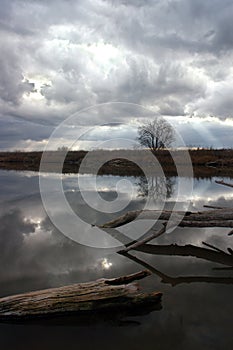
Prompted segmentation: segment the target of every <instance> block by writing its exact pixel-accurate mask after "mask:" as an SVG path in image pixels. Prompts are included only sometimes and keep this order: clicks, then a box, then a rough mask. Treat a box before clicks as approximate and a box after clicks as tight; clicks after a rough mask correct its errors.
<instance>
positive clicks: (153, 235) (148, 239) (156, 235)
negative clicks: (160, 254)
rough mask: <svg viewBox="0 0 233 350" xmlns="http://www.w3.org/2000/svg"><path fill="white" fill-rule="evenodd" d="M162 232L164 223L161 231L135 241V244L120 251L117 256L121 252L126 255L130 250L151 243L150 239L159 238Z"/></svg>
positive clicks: (164, 226)
mask: <svg viewBox="0 0 233 350" xmlns="http://www.w3.org/2000/svg"><path fill="white" fill-rule="evenodd" d="M164 232H166V223H164V224H163V227H162V228H161V230H159V231H156V232H154V233H152V234H151V235H150V236H149V237H146V238H144V239H142V240H141V241H137V242H135V243H133V244H131V245H129V246H128V247H127V248H125V249H123V250H120V251H119V252H118V253H119V254H122V252H124V253H127V252H129V251H130V250H132V249H136V248H138V247H140V246H142V245H144V244H146V243H148V242H150V241H152V239H154V238H157V237H159V236H161V235H162V234H163V233H164Z"/></svg>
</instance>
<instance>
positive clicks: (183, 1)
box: [0, 0, 233, 150]
mask: <svg viewBox="0 0 233 350" xmlns="http://www.w3.org/2000/svg"><path fill="white" fill-rule="evenodd" d="M0 5H1V11H0V45H1V54H0V120H1V128H0V149H2V150H6V149H10V150H14V149H27V150H31V149H42V148H43V147H44V146H45V145H46V142H47V140H48V138H49V136H50V134H51V133H52V131H53V130H54V128H55V127H56V126H58V125H59V124H60V123H61V122H62V121H64V120H66V118H67V117H69V116H70V115H72V114H74V113H77V112H79V111H81V110H83V109H84V108H89V107H91V106H95V105H97V104H103V103H107V102H125V103H130V104H132V105H128V106H134V105H133V104H137V105H142V106H143V107H145V108H147V109H149V110H150V111H151V112H153V113H154V115H156V116H158V115H162V116H165V117H167V118H168V120H173V123H174V124H175V125H176V128H178V131H179V132H181V134H182V137H184V141H185V143H186V144H187V145H196V146H203V145H207V146H214V147H231V146H232V141H231V139H232V136H231V135H232V131H233V121H232V108H233V99H232V95H233V85H232V83H233V68H232V61H233V50H232V49H233V21H232V16H233V2H232V1H231V0H221V1H220V0H205V1H201V0H194V1H193V0H79V1H77V0H56V1H55V0H50V1H44V0H33V1H29V0H24V1H23V0H10V1H9V0H0ZM110 107H111V104H110V105H109V108H108V109H107V110H106V111H105V112H106V113H103V114H102V113H100V110H99V109H98V108H97V109H95V107H93V108H92V109H91V112H90V111H89V112H86V113H81V114H80V115H79V117H78V118H76V125H75V126H79V125H82V126H83V125H88V126H90V125H93V126H95V127H96V128H97V129H96V130H97V134H98V135H100V136H99V137H100V138H101V137H102V135H101V132H100V130H102V129H99V125H101V124H106V123H108V124H109V123H111V122H118V123H124V125H129V126H128V127H125V129H124V137H125V134H127V135H128V137H133V136H132V135H135V129H136V126H137V125H138V120H140V119H141V118H143V113H142V115H139V114H140V113H135V115H134V112H135V108H133V107H132V110H131V111H130V112H128V113H127V112H126V111H125V110H124V111H122V109H121V108H118V107H119V106H116V104H113V105H112V108H110ZM116 110H117V118H116ZM107 112H108V113H107ZM138 112H140V108H138ZM114 130H116V128H114ZM105 131H106V130H105ZM108 133H109V130H108ZM118 134H119V130H118ZM103 138H104V139H105V138H106V136H104V137H103ZM64 143H65V142H64Z"/></svg>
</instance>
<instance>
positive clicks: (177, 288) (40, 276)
mask: <svg viewBox="0 0 233 350" xmlns="http://www.w3.org/2000/svg"><path fill="white" fill-rule="evenodd" d="M46 176H48V178H49V181H51V184H52V183H53V180H54V176H56V175H54V174H53V175H49V174H46ZM77 176H78V175H77V174H76V175H63V187H64V191H65V195H66V198H67V201H68V202H69V204H70V205H71V207H72V208H73V210H74V211H75V212H77V213H79V215H80V217H81V218H82V220H83V223H82V224H80V226H79V227H77V228H76V232H78V236H77V237H78V239H79V237H82V235H84V236H86V237H87V239H89V238H90V239H91V242H92V243H93V245H95V246H99V247H104V246H105V245H106V246H108V243H109V241H107V240H108V239H113V238H109V237H108V238H106V237H107V235H106V236H104V234H103V237H98V236H97V235H96V236H95V231H94V230H95V228H93V227H92V226H91V224H98V223H103V222H105V221H108V220H109V219H112V218H114V217H116V216H117V215H119V214H121V213H124V212H126V211H128V210H135V209H142V208H143V206H144V204H145V198H146V195H147V194H148V187H149V186H154V192H153V193H154V200H153V201H151V203H152V207H153V206H154V207H155V208H156V206H159V205H160V203H161V201H162V200H163V198H162V197H163V195H164V186H166V188H167V192H166V193H167V196H166V197H167V198H166V204H165V205H166V207H167V208H169V207H170V208H172V206H173V202H174V198H175V196H176V190H177V179H175V178H171V179H168V181H167V182H166V183H165V184H164V183H162V182H161V180H160V179H151V180H150V182H149V184H148V185H147V184H145V182H144V179H142V178H134V177H131V178H128V180H129V181H130V182H131V184H132V186H131V189H132V192H130V193H131V194H130V196H129V187H128V185H127V184H125V185H124V183H122V184H121V186H120V193H121V195H120V200H121V201H122V203H123V204H124V202H125V203H128V204H127V205H126V206H125V209H123V210H122V211H120V212H119V213H112V214H109V213H103V212H102V210H101V207H100V208H98V210H94V209H93V208H91V207H90V206H88V205H86V203H85V201H84V200H83V198H82V195H81V194H80V192H79V188H78V185H77ZM82 176H84V177H85V175H82ZM89 180H90V175H88V176H86V178H85V181H86V192H87V193H88V195H89V196H90V198H93V203H94V201H95V193H96V188H93V186H92V184H91V182H90V181H89ZM119 180H120V178H119V177H114V176H103V177H99V178H98V183H97V189H98V191H99V194H100V196H101V197H102V198H103V199H105V200H108V201H109V205H111V201H114V199H116V198H117V187H116V184H117V183H118V182H119ZM214 180H215V179H214V178H212V179H201V180H197V179H195V181H194V192H193V195H192V200H191V203H190V208H191V209H192V210H202V209H203V204H211V205H218V206H232V195H233V193H231V189H229V188H227V187H224V186H219V185H217V184H215V181H214ZM0 181H1V194H0V206H1V217H0V231H1V232H0V253H1V255H0V283H1V288H0V295H1V296H5V295H10V294H15V293H20V292H25V291H31V290H36V289H42V288H48V287H55V286H62V285H65V284H69V283H76V282H84V281H89V280H92V279H97V278H101V277H107V278H108V277H113V276H118V275H123V274H126V273H133V272H136V271H139V270H141V269H143V268H144V267H143V264H144V265H145V264H149V265H150V266H151V269H152V270H153V275H152V276H151V277H149V278H147V279H146V280H145V281H143V282H142V283H141V284H142V285H143V287H144V288H145V290H148V291H149V290H159V291H162V292H163V293H164V295H163V300H162V309H161V310H159V311H154V312H151V313H149V314H146V315H142V316H136V317H130V318H129V319H128V320H127V321H128V322H123V323H119V322H115V323H114V322H113V321H114V320H113V321H111V322H109V321H107V322H97V323H94V324H91V325H90V324H89V325H87V324H83V325H77V324H75V323H73V324H72V323H71V324H63V325H59V326H58V325H50V326H45V325H43V324H42V325H41V324H40V325H14V324H1V325H0V342H1V344H2V347H3V348H4V349H13V348H16V349H32V348H33V349H53V348H54V349H63V348H67V347H69V348H70V349H77V348H79V347H82V348H85V349H89V348H90V349H92V348H93V347H94V348H96V349H105V348H106V349H107V348H111V349H119V348H122V349H142V348H145V349H155V348H156V349H170V348H173V349H186V348H189V349H196V348H197V347H199V348H201V349H232V346H233V337H232V329H231V328H232V326H231V319H232V317H231V316H232V311H233V307H232V302H231V296H232V292H233V272H232V270H229V269H225V268H226V267H227V265H224V264H220V263H217V262H214V261H209V260H208V256H207V258H206V259H203V258H202V259H199V258H197V257H190V256H174V255H173V254H172V250H171V249H170V248H169V245H171V244H172V243H176V244H178V245H185V244H192V245H194V246H196V247H204V246H203V244H202V242H203V241H204V242H207V243H209V244H212V245H214V246H216V247H218V248H220V249H222V250H224V251H227V248H228V247H231V248H233V247H232V245H233V244H232V236H228V235H227V233H228V232H229V229H213V228H211V229H176V230H175V232H172V233H171V234H165V235H163V236H161V237H160V238H159V239H157V240H156V241H153V242H152V243H154V244H155V243H156V244H158V245H166V246H167V250H166V252H163V253H161V252H160V253H159V252H157V253H155V252H152V253H153V254H146V253H141V252H133V253H132V255H133V256H134V257H136V258H137V259H140V261H139V260H137V261H135V259H134V260H132V259H129V258H126V257H123V256H120V255H118V254H117V253H116V251H117V250H118V249H119V247H118V248H117V247H115V248H112V249H107V248H94V247H87V246H84V245H82V244H80V243H77V242H74V241H72V240H71V239H69V238H67V237H65V236H64V235H63V234H62V233H61V232H59V230H58V229H57V228H56V227H54V225H53V223H52V222H51V220H50V218H49V217H48V215H47V213H46V212H45V210H44V209H43V205H42V202H41V196H40V191H39V181H38V176H37V174H36V173H32V172H13V171H9V172H7V171H1V172H0ZM225 181H229V180H228V179H225ZM51 188H52V186H51ZM161 188H162V190H161ZM118 190H119V188H118ZM150 193H151V191H150ZM53 195H54V208H53V210H54V211H56V212H57V214H58V215H61V214H62V213H61V212H60V211H59V210H60V209H59V203H57V202H56V192H55V191H54V193H53ZM118 195H119V193H118ZM183 200H184V202H185V200H186V199H185V198H184V199H183ZM96 205H98V203H96ZM65 219H66V218H65V217H63V220H65ZM144 224H145V223H138V225H136V227H137V230H136V231H137V232H135V223H133V225H134V226H132V227H133V228H134V229H133V230H132V227H131V228H130V225H129V227H128V228H127V227H126V228H123V229H122V230H121V231H122V232H124V233H126V234H127V235H128V237H129V239H130V238H132V239H133V238H138V237H140V234H141V232H142V231H143V229H144V228H143V227H144V226H143V225H144ZM74 237H75V236H74ZM77 237H76V238H77ZM119 246H120V243H119ZM216 268H218V269H216ZM219 268H220V269H219Z"/></svg>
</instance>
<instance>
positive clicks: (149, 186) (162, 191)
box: [137, 176, 175, 201]
mask: <svg viewBox="0 0 233 350" xmlns="http://www.w3.org/2000/svg"><path fill="white" fill-rule="evenodd" d="M137 185H138V196H139V197H149V199H153V200H154V201H158V200H161V199H164V198H170V197H171V196H172V194H173V190H174V185H175V181H174V179H173V178H171V177H166V178H165V177H162V176H153V177H150V178H149V179H148V181H147V178H146V177H145V176H141V177H140V178H139V181H138V183H137Z"/></svg>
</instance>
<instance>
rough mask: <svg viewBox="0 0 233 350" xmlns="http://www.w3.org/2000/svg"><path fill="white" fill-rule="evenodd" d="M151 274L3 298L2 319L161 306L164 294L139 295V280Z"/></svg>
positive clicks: (140, 273) (0, 302)
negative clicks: (136, 281)
mask: <svg viewBox="0 0 233 350" xmlns="http://www.w3.org/2000/svg"><path fill="white" fill-rule="evenodd" d="M150 274H151V273H150V272H149V271H141V272H139V273H136V274H133V275H128V276H123V277H120V278H114V279H99V280H97V281H94V282H87V283H79V284H74V285H70V286H64V287H59V288H50V289H46V290H40V291H35V292H29V293H24V294H18V295H13V296H8V297H4V298H1V299H0V320H1V321H4V320H6V321H8V320H17V319H19V320H20V319H35V318H48V317H57V316H67V315H78V314H83V313H86V312H89V313H91V312H94V313H98V312H109V311H110V312H112V311H114V310H119V309H124V310H125V309H134V310H135V309H137V308H142V307H146V306H148V305H151V306H152V308H153V305H154V304H159V303H160V301H161V297H162V293H160V292H152V293H139V292H138V290H139V286H138V284H137V283H135V282H134V281H135V280H139V279H142V278H144V277H146V276H148V275H150Z"/></svg>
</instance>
